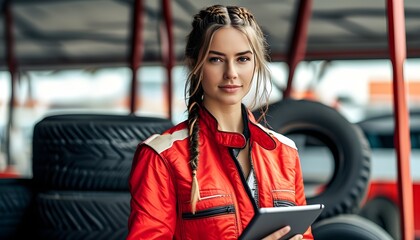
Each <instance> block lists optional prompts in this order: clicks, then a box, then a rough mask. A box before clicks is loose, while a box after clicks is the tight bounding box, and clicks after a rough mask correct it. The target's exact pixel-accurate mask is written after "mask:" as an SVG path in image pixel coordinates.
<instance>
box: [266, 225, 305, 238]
mask: <svg viewBox="0 0 420 240" xmlns="http://www.w3.org/2000/svg"><path fill="white" fill-rule="evenodd" d="M289 231H290V226H286V227H284V228H281V229H280V230H277V231H275V232H273V233H272V234H270V235H268V236H267V237H265V238H263V239H262V240H271V239H275V240H277V239H279V238H281V237H283V236H284V235H286V234H287V233H288V232H289ZM301 239H303V236H302V234H296V235H295V236H293V237H292V238H290V240H301Z"/></svg>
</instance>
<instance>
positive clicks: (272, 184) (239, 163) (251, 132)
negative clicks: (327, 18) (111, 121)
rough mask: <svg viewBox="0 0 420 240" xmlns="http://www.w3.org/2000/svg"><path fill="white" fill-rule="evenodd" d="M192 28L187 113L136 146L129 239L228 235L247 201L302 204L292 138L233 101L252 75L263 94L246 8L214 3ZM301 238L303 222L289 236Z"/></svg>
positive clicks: (256, 33) (256, 42) (244, 220)
mask: <svg viewBox="0 0 420 240" xmlns="http://www.w3.org/2000/svg"><path fill="white" fill-rule="evenodd" d="M192 27H193V29H192V31H191V33H190V34H189V36H188V41H187V46H186V60H187V65H188V67H189V68H190V74H189V76H188V80H187V86H186V95H187V96H186V97H187V99H188V104H187V105H188V106H187V107H188V120H187V121H185V122H182V123H180V124H178V125H177V126H175V127H173V128H171V129H169V130H168V131H166V132H165V133H163V134H162V135H154V136H152V137H150V138H149V139H147V140H146V141H145V142H143V143H142V144H140V145H139V147H138V149H137V151H136V154H135V156H134V162H133V168H132V172H131V175H130V191H131V194H132V200H131V214H130V218H129V236H128V239H172V238H175V239H237V238H238V237H239V236H240V234H241V233H242V231H243V230H244V228H245V227H246V226H247V224H248V223H249V221H250V220H251V218H252V217H253V215H254V209H257V208H260V207H280V206H290V205H305V204H306V200H305V196H304V191H303V181H302V174H301V169H300V163H299V158H298V153H297V150H296V147H295V145H294V143H293V142H292V141H291V140H289V139H287V138H286V137H284V136H282V135H280V134H277V133H275V132H273V131H270V130H268V129H265V128H263V127H262V126H260V125H259V124H257V123H256V120H255V119H254V118H253V116H252V114H251V113H250V111H248V110H247V108H246V107H245V106H244V105H243V104H242V100H243V98H244V96H245V95H246V94H247V93H248V92H249V90H250V87H251V84H252V82H253V81H257V82H256V85H257V87H259V88H260V89H261V90H262V91H264V92H265V93H266V94H265V95H267V92H266V91H267V90H266V89H267V88H266V87H265V82H266V81H268V79H269V73H268V69H267V62H266V58H267V54H266V44H265V39H264V36H263V33H262V31H261V29H260V28H259V26H258V25H257V23H256V21H255V19H254V17H253V15H252V14H251V13H250V12H249V11H247V10H246V9H245V8H241V7H233V6H232V7H224V6H221V5H215V6H211V7H208V8H206V9H203V10H201V11H200V12H199V13H198V14H197V15H195V16H194V20H193V22H192ZM258 92H260V91H259V90H257V91H256V93H258ZM187 93H188V94H187ZM255 99H256V98H255ZM289 230H290V228H289V227H285V228H282V229H279V230H278V231H276V232H274V233H273V234H271V235H270V236H267V238H266V239H278V238H280V237H281V236H283V235H284V234H286V233H287V232H288V231H289ZM302 237H305V239H313V237H312V234H311V230H310V229H309V230H308V231H307V232H306V233H305V234H304V236H302V235H296V236H294V237H293V238H292V239H302Z"/></svg>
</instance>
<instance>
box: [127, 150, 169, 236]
mask: <svg viewBox="0 0 420 240" xmlns="http://www.w3.org/2000/svg"><path fill="white" fill-rule="evenodd" d="M129 189H130V193H131V202H130V205H131V212H130V216H129V219H128V231H129V232H128V237H127V239H129V240H131V239H136V240H137V239H172V238H173V235H174V232H175V226H176V197H175V187H174V182H173V177H172V174H171V171H170V168H169V166H168V164H167V162H166V160H165V159H163V158H162V157H161V156H160V155H159V154H158V153H156V152H155V151H154V150H153V149H152V148H150V147H149V146H147V145H144V144H141V145H139V146H138V147H137V150H136V153H135V155H134V159H133V165H132V169H131V173H130V178H129Z"/></svg>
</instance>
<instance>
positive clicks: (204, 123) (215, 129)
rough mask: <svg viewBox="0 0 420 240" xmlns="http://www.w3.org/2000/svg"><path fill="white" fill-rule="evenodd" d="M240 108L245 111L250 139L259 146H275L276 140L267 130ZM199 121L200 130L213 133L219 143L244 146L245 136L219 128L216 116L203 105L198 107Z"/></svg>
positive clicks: (271, 147) (270, 148) (228, 145)
mask: <svg viewBox="0 0 420 240" xmlns="http://www.w3.org/2000/svg"><path fill="white" fill-rule="evenodd" d="M242 109H245V111H247V114H246V115H245V116H246V117H247V118H248V121H245V122H248V128H249V132H250V141H251V142H257V143H258V144H259V145H260V146H261V147H263V148H265V149H268V150H272V149H274V148H276V142H275V141H274V139H273V138H272V136H271V135H270V134H269V133H268V132H266V131H264V130H263V128H262V126H260V125H259V124H258V123H257V122H256V120H255V118H254V115H253V114H252V113H251V112H250V111H249V110H247V109H246V108H245V107H243V108H242ZM200 123H201V124H200V125H201V126H200V129H202V131H206V132H207V134H209V135H214V138H215V140H216V141H217V142H218V143H219V144H221V145H223V146H226V147H232V148H243V147H245V145H246V139H245V136H244V135H243V134H241V133H237V132H225V131H221V130H219V124H218V122H217V120H216V118H215V117H214V116H213V115H212V114H211V113H210V112H209V111H208V110H207V109H206V108H205V107H204V106H201V108H200ZM204 129H206V130H204Z"/></svg>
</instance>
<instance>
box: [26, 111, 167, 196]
mask: <svg viewBox="0 0 420 240" xmlns="http://www.w3.org/2000/svg"><path fill="white" fill-rule="evenodd" d="M172 125H173V124H172V122H171V121H170V120H168V119H163V118H152V117H138V116H122V115H121V116H120V115H91V114H86V115H83V114H75V115H58V116H50V117H46V118H44V119H43V120H42V121H40V122H39V123H37V124H36V125H35V128H34V135H33V177H34V180H35V182H36V183H37V186H38V187H40V188H43V189H56V190H62V189H66V190H80V189H85V190H128V175H129V173H130V169H131V163H132V158H133V155H134V151H135V149H136V146H137V144H138V143H139V142H141V141H143V140H145V139H146V138H147V137H149V136H150V135H152V134H154V133H161V132H162V131H164V130H166V129H167V128H169V127H171V126H172Z"/></svg>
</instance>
